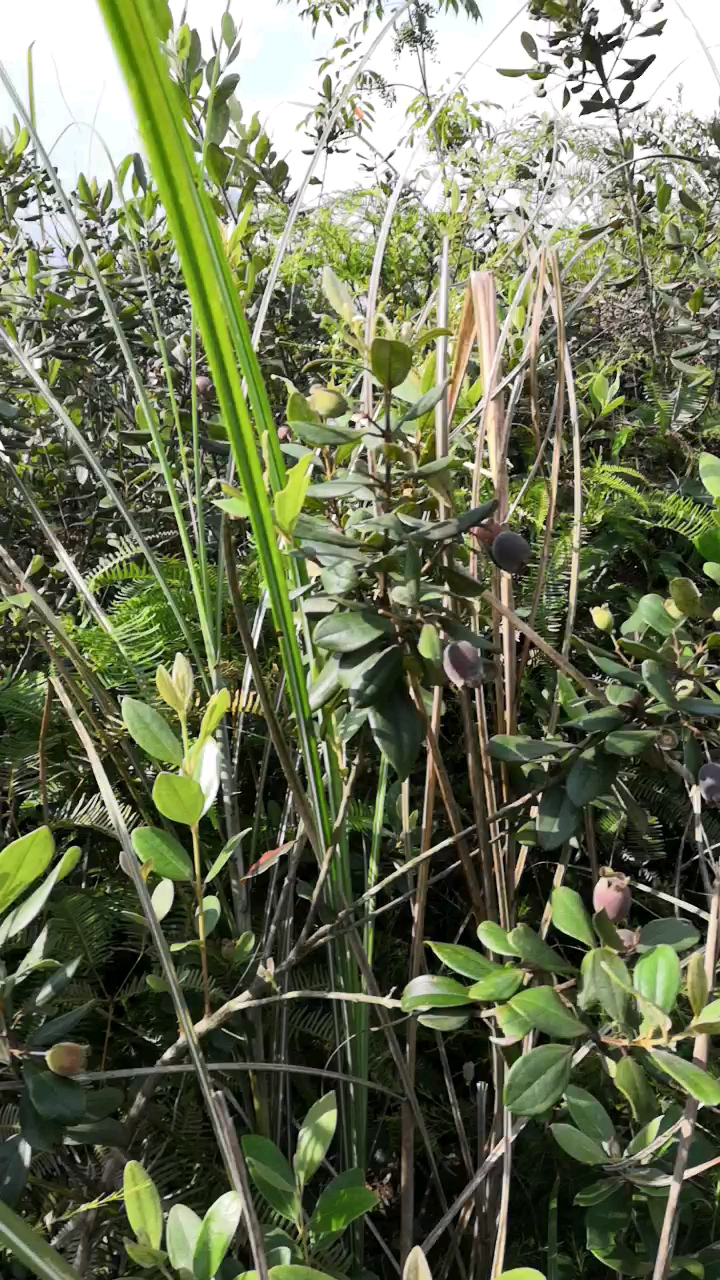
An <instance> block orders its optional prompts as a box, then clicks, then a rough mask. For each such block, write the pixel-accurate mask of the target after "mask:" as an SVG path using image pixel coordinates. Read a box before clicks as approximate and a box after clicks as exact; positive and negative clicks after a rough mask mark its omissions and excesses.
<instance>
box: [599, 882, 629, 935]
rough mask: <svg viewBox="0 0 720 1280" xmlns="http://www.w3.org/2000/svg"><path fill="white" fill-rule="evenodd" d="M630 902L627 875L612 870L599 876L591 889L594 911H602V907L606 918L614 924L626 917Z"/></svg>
mask: <svg viewBox="0 0 720 1280" xmlns="http://www.w3.org/2000/svg"><path fill="white" fill-rule="evenodd" d="M631 902H632V894H631V893H630V885H629V884H628V882H627V876H623V875H619V874H618V875H616V874H615V873H614V872H610V874H607V875H601V876H600V879H599V880H598V881H597V884H596V885H595V888H594V889H593V908H594V909H595V911H602V910H603V908H604V909H605V911H606V912H607V914H608V918H609V919H610V920H612V922H613V924H615V923H616V922H617V921H618V920H626V919H627V915H628V912H629V910H630V903H631Z"/></svg>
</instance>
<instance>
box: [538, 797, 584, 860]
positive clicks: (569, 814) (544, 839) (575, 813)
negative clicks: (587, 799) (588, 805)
mask: <svg viewBox="0 0 720 1280" xmlns="http://www.w3.org/2000/svg"><path fill="white" fill-rule="evenodd" d="M579 822H580V810H579V809H577V808H576V807H575V805H574V804H573V803H572V800H571V799H570V797H569V796H568V794H567V791H566V790H565V788H564V787H552V788H551V789H550V790H549V791H543V793H542V795H541V797H540V803H539V805H538V812H537V818H536V820H535V825H536V830H537V842H538V844H539V845H540V848H541V849H547V850H549V849H559V848H560V846H561V845H563V844H565V842H566V841H567V840H569V839H570V837H571V836H572V835H574V834H575V831H576V830H577V827H578V823H579Z"/></svg>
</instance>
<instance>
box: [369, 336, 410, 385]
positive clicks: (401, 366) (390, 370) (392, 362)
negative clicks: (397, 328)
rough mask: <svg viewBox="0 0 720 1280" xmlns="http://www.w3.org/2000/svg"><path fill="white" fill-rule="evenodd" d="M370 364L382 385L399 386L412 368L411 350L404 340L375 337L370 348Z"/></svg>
mask: <svg viewBox="0 0 720 1280" xmlns="http://www.w3.org/2000/svg"><path fill="white" fill-rule="evenodd" d="M370 365H371V368H372V371H373V373H374V375H375V377H376V378H377V380H378V382H379V383H380V385H381V386H382V387H387V388H392V387H399V386H400V383H401V382H404V381H405V379H406V378H407V376H408V374H409V372H410V370H411V368H412V351H411V350H410V348H409V347H407V346H406V345H405V343H404V342H396V341H395V340H394V339H392V338H376V339H375V341H374V342H373V344H372V346H371V348H370Z"/></svg>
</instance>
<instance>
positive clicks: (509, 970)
mask: <svg viewBox="0 0 720 1280" xmlns="http://www.w3.org/2000/svg"><path fill="white" fill-rule="evenodd" d="M522 984H523V971H522V969H518V968H516V967H515V965H512V964H504V965H500V964H496V965H493V967H492V970H491V972H489V973H486V974H485V976H484V977H483V978H480V979H479V981H478V982H475V983H473V985H472V986H471V987H470V995H471V997H472V999H473V1000H493V1001H494V1000H509V999H510V997H511V996H514V995H515V992H516V991H518V990H519V989H520V987H521V986H522Z"/></svg>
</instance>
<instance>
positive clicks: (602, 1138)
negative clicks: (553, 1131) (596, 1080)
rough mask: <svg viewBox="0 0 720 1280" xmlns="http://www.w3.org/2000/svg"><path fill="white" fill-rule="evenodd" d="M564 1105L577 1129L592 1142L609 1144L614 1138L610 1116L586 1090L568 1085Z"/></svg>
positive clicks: (613, 1128) (613, 1127)
mask: <svg viewBox="0 0 720 1280" xmlns="http://www.w3.org/2000/svg"><path fill="white" fill-rule="evenodd" d="M565 1103H566V1106H567V1109H568V1111H569V1112H570V1115H571V1116H572V1118H573V1120H574V1121H575V1124H576V1125H577V1127H578V1129H582V1131H583V1133H585V1134H587V1136H588V1137H589V1138H592V1139H593V1141H594V1142H611V1141H612V1139H613V1138H614V1137H615V1126H614V1125H613V1122H612V1120H611V1119H610V1116H609V1115H608V1113H607V1111H606V1110H605V1108H604V1106H603V1105H602V1103H601V1102H598V1100H597V1098H596V1097H594V1095H593V1094H592V1093H589V1092H588V1090H587V1089H578V1088H577V1087H576V1086H575V1085H573V1084H570V1085H568V1087H567V1089H566V1091H565Z"/></svg>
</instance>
